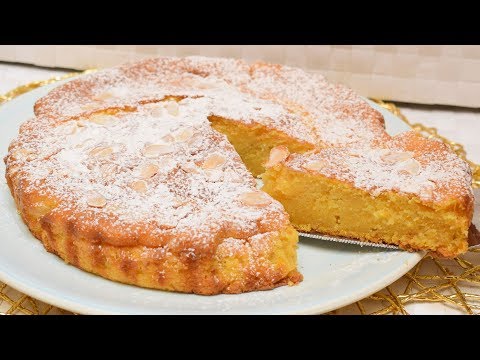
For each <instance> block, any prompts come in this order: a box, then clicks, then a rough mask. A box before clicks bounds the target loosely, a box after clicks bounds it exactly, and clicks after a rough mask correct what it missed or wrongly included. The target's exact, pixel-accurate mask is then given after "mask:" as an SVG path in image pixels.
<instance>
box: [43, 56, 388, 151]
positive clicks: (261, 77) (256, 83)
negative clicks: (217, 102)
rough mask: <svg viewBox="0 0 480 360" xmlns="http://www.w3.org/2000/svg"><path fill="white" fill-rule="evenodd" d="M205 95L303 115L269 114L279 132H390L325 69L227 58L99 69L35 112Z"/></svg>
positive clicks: (316, 138) (335, 137)
mask: <svg viewBox="0 0 480 360" xmlns="http://www.w3.org/2000/svg"><path fill="white" fill-rule="evenodd" d="M205 95H206V96H208V95H210V96H212V97H222V95H223V97H222V99H223V100H228V102H230V103H231V102H232V101H235V102H236V101H237V99H238V98H241V99H244V105H246V104H249V103H253V102H255V101H261V100H263V101H265V102H268V103H270V104H272V103H275V104H276V105H277V106H282V107H284V108H287V109H288V110H289V111H288V113H290V114H292V113H296V114H297V115H300V118H297V119H295V121H292V119H282V116H279V113H278V112H271V113H270V114H269V116H268V117H269V118H270V119H271V122H270V123H269V125H270V126H271V127H275V128H277V129H278V126H279V123H281V122H283V123H284V124H285V125H286V126H284V127H282V128H281V130H282V131H284V132H285V133H286V134H287V135H289V136H295V137H297V138H299V139H301V140H310V141H311V142H313V143H316V144H319V145H338V144H353V143H357V142H361V143H365V142H368V141H372V140H373V139H375V138H377V137H378V136H381V135H382V134H385V131H384V128H383V117H382V116H381V114H380V113H378V112H377V111H376V110H374V109H373V108H372V107H371V106H369V105H368V104H367V103H366V102H365V101H364V100H363V99H362V98H361V97H360V96H358V95H357V94H355V93H354V92H353V91H352V90H350V89H348V88H347V87H345V86H342V85H333V84H330V83H329V82H327V81H326V80H325V78H324V77H323V76H321V75H320V74H309V73H306V72H305V71H303V70H300V69H295V68H290V67H287V66H280V65H272V64H266V63H262V62H257V63H254V64H252V65H249V64H247V63H246V62H245V61H243V60H234V59H222V58H204V57H186V58H168V57H163V58H155V59H146V60H142V61H139V62H137V63H133V64H125V65H121V66H118V67H116V68H111V69H106V70H102V71H99V72H95V73H93V74H90V75H86V76H82V77H81V78H79V79H75V80H73V81H70V82H68V83H66V84H64V85H62V86H59V87H58V88H56V89H55V90H53V91H52V92H51V93H50V94H48V95H47V96H46V97H44V98H42V99H40V100H39V101H38V102H37V104H36V106H35V113H36V115H37V116H39V117H46V118H51V119H60V118H68V117H74V116H78V115H81V114H88V113H89V112H94V111H96V110H100V109H103V108H105V107H109V106H110V107H118V106H136V105H137V104H138V103H141V102H149V101H155V100H159V99H162V98H164V97H165V96H189V97H196V96H205ZM247 95H250V96H247ZM225 105H227V103H226V104H225ZM229 105H231V104H229ZM229 109H236V110H237V111H238V109H240V107H238V106H234V107H229ZM265 124H267V122H265ZM326 129H328V131H325V130H326ZM312 136H313V138H312Z"/></svg>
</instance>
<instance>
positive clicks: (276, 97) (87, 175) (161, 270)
mask: <svg viewBox="0 0 480 360" xmlns="http://www.w3.org/2000/svg"><path fill="white" fill-rule="evenodd" d="M5 162H6V164H7V172H6V177H7V182H8V185H9V187H10V189H11V191H12V194H13V196H14V198H15V201H16V204H17V207H18V209H19V211H20V213H21V215H22V217H23V219H24V220H25V222H26V224H27V225H28V226H29V228H30V230H31V231H32V233H33V234H34V235H35V236H36V237H37V238H39V239H40V240H41V241H42V242H43V244H44V246H45V248H46V249H47V250H48V251H51V252H54V253H56V254H57V255H59V256H60V257H61V258H62V259H64V260H65V261H66V262H68V263H71V264H73V265H75V266H77V267H79V268H82V269H84V270H87V271H90V272H93V273H96V274H99V275H101V276H104V277H106V278H109V279H112V280H115V281H120V282H125V283H130V284H135V285H139V286H145V287H151V288H158V289H164V290H172V291H180V292H193V293H197V294H217V293H239V292H245V291H252V290H260V289H271V288H274V287H276V286H280V285H285V284H295V283H298V282H299V281H301V279H302V277H301V275H300V274H299V272H298V271H297V258H296V246H297V241H298V234H297V232H296V231H295V229H294V228H297V229H301V230H304V231H307V230H308V231H322V232H324V233H327V234H334V235H346V236H351V237H356V238H359V239H363V240H366V241H379V242H380V241H381V242H386V243H394V244H398V245H400V246H401V247H403V248H406V249H425V250H430V251H433V252H436V253H437V254H439V255H442V256H454V255H456V254H458V253H460V252H463V251H465V249H466V233H465V234H464V230H468V225H469V224H470V221H471V212H472V210H471V204H472V199H473V198H472V193H471V188H470V174H469V169H468V166H466V164H465V163H464V162H463V161H462V160H460V159H459V158H458V157H456V156H455V155H454V154H453V153H452V152H451V151H450V150H449V149H447V148H446V147H444V146H443V145H442V144H440V143H437V142H435V141H432V140H427V139H423V138H420V137H418V136H416V135H414V134H413V133H412V134H411V133H407V134H404V135H400V136H397V137H390V136H389V135H388V134H387V133H386V132H385V130H384V124H383V118H382V116H381V114H380V113H378V112H377V111H376V110H374V109H373V108H371V107H370V106H369V105H368V104H367V103H366V102H365V101H364V100H363V99H362V98H361V97H360V96H358V95H356V94H355V93H354V92H353V91H352V90H350V89H348V88H346V87H344V86H340V85H333V84H330V83H328V82H327V81H326V80H325V79H324V78H323V77H322V76H320V75H312V74H308V73H306V72H304V71H302V70H300V69H294V68H289V67H285V66H280V65H272V64H265V63H254V64H251V65H250V64H248V63H246V62H244V61H242V60H233V59H215V58H202V57H189V58H156V59H147V60H142V61H139V62H136V63H130V64H125V65H121V66H118V67H116V68H111V69H106V70H102V71H98V72H95V73H93V74H89V75H85V76H82V77H79V78H77V79H75V80H72V81H69V82H68V83H65V84H63V85H60V86H58V87H57V88H55V89H54V90H52V91H51V92H50V93H49V94H48V95H47V96H45V97H43V98H42V99H40V100H39V101H38V102H37V103H36V105H35V117H34V118H33V119H31V120H29V121H27V122H26V123H24V124H23V125H22V127H21V129H20V133H19V136H18V137H17V139H15V140H14V141H13V142H12V144H11V146H10V148H9V153H8V155H7V156H6V158H5ZM259 175H260V176H262V177H263V181H264V183H265V186H264V188H263V190H264V191H261V190H258V189H257V188H256V181H255V177H254V176H259ZM443 210H445V211H446V213H445V214H446V215H445V216H444V215H443V214H442V211H443ZM414 213H415V214H416V215H415V216H413V215H412V214H414ZM393 214H396V215H395V216H393ZM289 215H290V216H289ZM436 221H437V222H436ZM359 222H361V223H362V224H363V225H360V224H359ZM357 223H358V224H357ZM401 223H408V224H409V225H408V226H404V228H405V230H404V231H399V230H398V228H399V224H401ZM421 224H423V225H421ZM345 229H347V230H345ZM348 229H350V230H348ZM440 232H441V233H442V234H443V237H442V238H441V239H440V238H436V236H437V235H438V234H439V233H440Z"/></svg>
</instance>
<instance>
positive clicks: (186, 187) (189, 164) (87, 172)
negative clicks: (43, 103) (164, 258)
mask: <svg viewBox="0 0 480 360" xmlns="http://www.w3.org/2000/svg"><path fill="white" fill-rule="evenodd" d="M208 101H210V100H209V99H206V98H200V99H189V98H187V99H184V100H182V101H180V102H179V107H178V110H179V112H178V114H177V115H171V114H169V112H168V111H167V110H166V109H165V107H166V103H165V102H160V103H155V104H147V105H144V106H140V107H139V108H138V109H137V110H136V111H135V112H120V113H117V114H115V115H110V116H108V117H107V118H108V120H109V121H107V122H105V123H100V124H99V123H97V122H94V121H91V120H92V118H88V117H87V118H83V117H81V118H78V119H75V120H69V121H65V122H63V123H60V124H59V125H58V126H54V127H52V126H51V125H50V123H49V122H48V121H38V120H36V119H33V120H31V121H30V125H31V126H32V127H34V130H33V131H31V132H28V133H26V134H25V133H21V134H20V136H19V138H18V139H17V141H16V142H15V143H14V144H13V146H12V147H11V151H10V154H9V157H8V159H9V160H8V161H9V166H11V167H15V166H17V165H21V171H20V172H19V174H18V175H17V176H18V179H19V181H25V184H27V186H26V187H25V188H24V189H23V191H24V192H25V193H28V192H31V191H35V192H39V193H40V194H42V193H43V194H49V195H53V196H54V198H56V199H57V200H58V201H59V205H58V207H57V208H56V209H55V210H54V211H55V212H62V211H65V212H71V213H72V214H74V215H72V216H74V217H77V218H81V219H82V221H83V222H84V225H85V226H89V225H96V224H97V225H101V224H103V223H104V222H106V221H108V222H109V224H110V225H111V226H113V227H114V228H118V229H123V231H125V232H126V234H129V235H130V236H132V235H135V234H137V235H139V234H141V233H143V232H144V231H147V230H148V232H149V235H150V238H157V239H158V240H157V241H161V239H162V234H163V235H165V234H167V233H168V234H188V235H189V236H190V237H191V238H196V239H199V241H200V243H201V242H202V241H203V242H206V244H205V246H207V245H208V243H209V242H211V241H215V238H216V235H215V234H217V233H219V232H225V231H226V229H228V231H229V232H230V236H231V237H235V238H248V237H251V236H253V235H255V234H259V233H266V232H271V231H272V230H275V229H278V228H283V227H284V226H285V224H287V221H288V216H287V215H286V214H285V212H284V210H283V207H282V205H281V204H280V203H278V202H277V201H275V200H273V199H271V198H269V201H268V202H265V203H263V204H261V206H249V205H248V204H244V203H243V202H242V201H241V196H242V194H249V193H252V192H256V191H257V190H256V189H255V186H256V184H255V180H254V178H253V177H252V176H251V175H250V173H249V172H248V171H247V170H246V168H245V166H244V165H243V163H242V162H241V160H240V158H239V156H238V154H237V153H236V152H235V150H234V149H233V147H232V145H230V143H229V142H228V141H227V140H226V137H225V136H224V135H221V134H219V133H217V132H215V131H213V130H212V129H211V127H210V125H209V122H208V119H207V116H208V113H206V112H205V109H208V108H209V107H208V106H205V102H208ZM27 125H28V124H27ZM186 130H188V134H187V136H185V135H184V136H178V134H184V133H185V131H186ZM152 145H155V146H164V147H168V148H169V149H171V151H162V152H160V153H159V154H158V155H157V156H153V157H147V156H145V151H144V149H145V147H148V146H152ZM21 149H28V150H29V151H28V152H29V153H33V154H34V155H33V157H30V158H29V159H30V160H27V159H26V157H25V156H24V155H22V152H21V151H20V150H21ZM212 155H214V157H213V159H214V160H213V165H214V166H211V165H210V166H208V168H207V167H206V166H205V161H206V160H209V159H210V163H211V162H212V160H211V159H212ZM220 160H221V161H220ZM147 167H149V169H150V170H145V169H146V168H147ZM152 168H153V169H154V170H153V171H152V170H151V169H152ZM145 171H147V175H145V174H146V173H145ZM148 171H150V172H148ZM139 180H141V181H142V182H143V184H144V185H142V186H141V190H142V191H135V186H133V188H132V183H133V182H136V181H137V182H138V181H139ZM137 185H138V184H137ZM137 187H138V186H137ZM264 196H268V195H266V194H264ZM72 219H73V218H72ZM178 239H179V240H178V241H182V240H181V239H182V236H179V237H178ZM119 241H120V240H119ZM200 245H201V244H200Z"/></svg>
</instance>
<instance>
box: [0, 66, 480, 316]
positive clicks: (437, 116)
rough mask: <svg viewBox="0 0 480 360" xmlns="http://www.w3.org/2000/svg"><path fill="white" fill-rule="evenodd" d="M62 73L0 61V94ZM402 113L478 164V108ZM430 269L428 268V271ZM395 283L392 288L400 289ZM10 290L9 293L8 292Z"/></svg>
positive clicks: (416, 309) (424, 309)
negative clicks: (457, 146) (453, 143)
mask: <svg viewBox="0 0 480 360" xmlns="http://www.w3.org/2000/svg"><path fill="white" fill-rule="evenodd" d="M65 73H66V71H62V70H56V69H44V68H38V67H33V66H25V65H17V64H10V63H1V62H0V94H4V93H6V92H7V91H9V90H11V89H13V88H15V87H17V86H19V85H22V84H26V83H29V82H32V81H36V80H45V79H48V78H50V77H54V76H58V75H62V74H65ZM397 105H398V106H399V108H400V109H401V111H402V113H403V114H404V115H405V116H406V117H407V119H409V120H410V122H412V123H416V122H419V123H421V124H423V125H425V126H429V127H435V128H437V129H438V132H439V134H440V135H442V136H445V137H446V138H448V139H450V140H453V141H456V142H458V143H460V144H463V145H464V147H465V150H466V151H467V154H468V157H469V159H470V160H472V161H474V162H476V163H480V137H479V135H478V134H480V109H466V108H454V107H446V106H431V105H415V104H397ZM469 261H471V262H473V263H474V264H475V265H478V264H480V255H479V254H475V255H474V256H470V258H469ZM434 266H435V265H434V263H433V261H432V262H431V263H427V264H426V268H425V269H422V270H423V271H426V272H430V271H431V272H436V271H438V269H435V268H434ZM429 267H430V269H429ZM402 285H403V284H402V281H401V280H399V281H397V282H396V283H394V284H393V286H394V287H395V286H397V287H400V286H402ZM12 291H13V290H12ZM469 291H470V292H474V293H477V294H480V287H477V288H474V289H469ZM6 305H7V304H2V300H1V299H0V311H2V308H3V309H4V308H5V307H6ZM406 308H407V310H408V312H409V313H410V314H457V313H462V312H461V311H460V310H459V309H457V308H455V307H451V306H448V305H445V303H412V304H408V305H407V306H406ZM358 311H359V310H358V308H357V307H356V306H355V305H350V306H347V307H345V308H342V309H340V310H337V311H336V313H340V314H352V313H358Z"/></svg>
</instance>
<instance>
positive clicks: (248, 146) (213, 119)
mask: <svg viewBox="0 0 480 360" xmlns="http://www.w3.org/2000/svg"><path fill="white" fill-rule="evenodd" d="M209 120H210V123H211V124H212V127H213V128H214V129H215V130H217V131H218V132H221V133H222V134H224V135H226V136H227V138H228V141H230V143H231V144H232V145H233V146H234V147H235V150H236V151H237V153H238V154H239V155H240V157H241V158H242V161H243V163H244V164H245V165H246V167H247V169H248V170H249V171H250V172H251V173H252V174H253V176H258V175H260V174H262V173H263V172H264V171H265V167H264V165H265V163H266V162H267V160H268V157H269V155H270V150H271V149H272V148H274V147H276V146H279V145H285V146H287V148H288V150H289V151H290V152H292V153H304V152H306V151H309V150H312V149H313V147H314V146H313V145H312V144H309V143H304V142H300V141H298V140H295V139H293V138H292V137H290V136H287V135H285V134H284V133H282V132H280V131H277V130H274V129H269V128H267V127H266V126H263V125H261V124H252V125H250V126H248V125H246V124H244V123H240V122H238V121H231V120H228V119H224V118H221V117H218V116H210V117H209Z"/></svg>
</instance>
